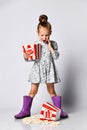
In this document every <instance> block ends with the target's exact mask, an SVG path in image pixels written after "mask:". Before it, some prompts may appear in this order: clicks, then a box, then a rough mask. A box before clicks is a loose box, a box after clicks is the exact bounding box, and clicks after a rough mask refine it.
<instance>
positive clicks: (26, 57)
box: [23, 52, 29, 60]
mask: <svg viewBox="0 0 87 130" xmlns="http://www.w3.org/2000/svg"><path fill="white" fill-rule="evenodd" d="M23 56H24V59H25V60H28V59H29V54H28V53H26V52H24V53H23Z"/></svg>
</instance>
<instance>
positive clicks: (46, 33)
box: [15, 15, 68, 119]
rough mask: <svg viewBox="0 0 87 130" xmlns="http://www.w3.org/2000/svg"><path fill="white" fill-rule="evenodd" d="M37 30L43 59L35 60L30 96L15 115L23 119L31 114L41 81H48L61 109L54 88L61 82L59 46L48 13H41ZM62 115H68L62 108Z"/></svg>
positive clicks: (51, 94) (49, 88)
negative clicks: (55, 84) (58, 66)
mask: <svg viewBox="0 0 87 130" xmlns="http://www.w3.org/2000/svg"><path fill="white" fill-rule="evenodd" d="M37 32H38V36H39V41H38V43H39V44H41V45H42V53H41V59H40V60H38V61H35V62H34V65H33V67H32V70H31V74H30V77H29V81H30V82H31V90H30V92H29V94H28V96H24V97H23V107H22V110H21V111H20V112H19V113H18V114H17V115H15V118H16V119H21V118H24V117H28V116H30V115H31V112H30V109H31V105H32V101H33V98H34V96H35V95H36V93H37V92H38V87H39V84H40V83H46V86H47V90H48V93H49V94H50V96H51V98H52V101H53V104H54V105H55V106H56V107H59V108H60V109H61V96H57V94H56V92H55V89H54V83H58V82H60V79H59V77H58V74H57V72H56V67H55V63H54V59H57V58H58V57H59V53H58V46H57V43H56V42H55V41H51V40H50V35H51V33H52V29H51V24H50V23H49V22H48V17H47V16H46V15H41V16H40V17H39V24H38V26H37ZM24 58H25V60H28V58H29V55H28V54H27V53H24ZM60 117H61V118H66V117H68V115H67V114H66V113H65V112H64V111H63V110H62V109H61V115H60Z"/></svg>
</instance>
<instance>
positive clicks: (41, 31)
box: [38, 27, 50, 43]
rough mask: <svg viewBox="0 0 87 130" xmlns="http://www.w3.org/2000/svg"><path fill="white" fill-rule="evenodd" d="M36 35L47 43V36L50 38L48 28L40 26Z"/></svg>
mask: <svg viewBox="0 0 87 130" xmlns="http://www.w3.org/2000/svg"><path fill="white" fill-rule="evenodd" d="M38 36H39V38H40V41H43V42H44V43H47V42H48V40H49V38H50V32H49V30H48V28H45V27H40V28H39V32H38Z"/></svg>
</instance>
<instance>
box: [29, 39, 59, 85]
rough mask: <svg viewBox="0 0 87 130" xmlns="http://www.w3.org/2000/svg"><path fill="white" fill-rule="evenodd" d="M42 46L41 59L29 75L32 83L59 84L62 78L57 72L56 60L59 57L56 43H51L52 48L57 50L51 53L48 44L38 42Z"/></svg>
mask: <svg viewBox="0 0 87 130" xmlns="http://www.w3.org/2000/svg"><path fill="white" fill-rule="evenodd" d="M37 43H40V44H41V45H42V53H41V59H40V60H38V61H34V65H33V67H32V69H31V73H30V75H29V80H28V81H29V82H31V83H58V82H60V78H59V75H58V72H57V70H56V66H55V62H54V59H57V58H58V57H59V53H58V46H57V43H56V42H55V41H51V44H52V47H53V49H54V50H55V51H54V53H51V52H50V50H49V47H48V44H46V43H43V42H40V41H39V42H37Z"/></svg>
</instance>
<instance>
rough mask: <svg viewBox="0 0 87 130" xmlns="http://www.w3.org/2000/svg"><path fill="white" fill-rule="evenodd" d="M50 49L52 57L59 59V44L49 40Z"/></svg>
mask: <svg viewBox="0 0 87 130" xmlns="http://www.w3.org/2000/svg"><path fill="white" fill-rule="evenodd" d="M48 45H49V49H50V51H51V54H52V57H53V58H54V59H57V58H58V57H59V52H58V46H57V43H56V42H54V41H52V42H51V41H48Z"/></svg>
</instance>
